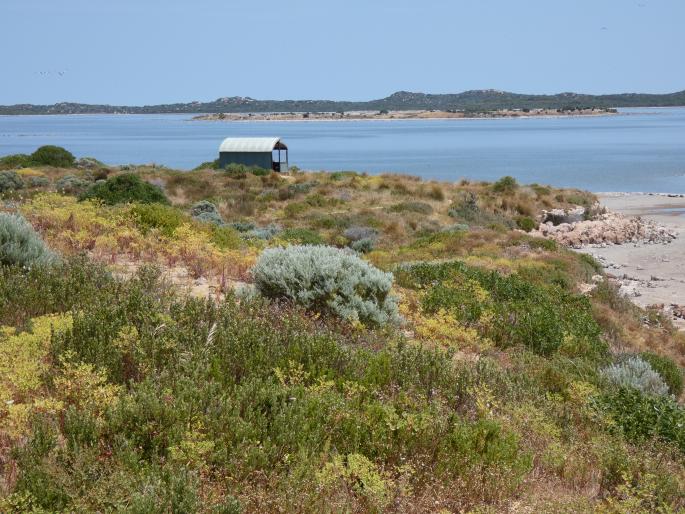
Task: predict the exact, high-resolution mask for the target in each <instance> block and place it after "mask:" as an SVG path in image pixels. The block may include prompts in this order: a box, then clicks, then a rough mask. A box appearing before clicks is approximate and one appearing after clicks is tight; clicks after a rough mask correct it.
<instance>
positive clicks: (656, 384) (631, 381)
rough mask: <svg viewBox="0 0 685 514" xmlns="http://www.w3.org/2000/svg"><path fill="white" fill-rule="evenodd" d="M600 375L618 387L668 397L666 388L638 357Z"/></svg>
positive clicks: (661, 380)
mask: <svg viewBox="0 0 685 514" xmlns="http://www.w3.org/2000/svg"><path fill="white" fill-rule="evenodd" d="M602 375H604V377H605V378H606V379H607V380H609V381H610V382H612V383H613V384H614V385H616V386H618V387H632V388H634V389H637V390H638V391H640V392H642V393H644V394H649V395H655V396H666V395H668V386H667V385H666V382H664V379H663V378H661V375H659V374H658V373H657V372H656V371H654V370H653V369H652V366H650V365H649V363H648V362H645V361H644V360H642V359H641V358H640V357H637V356H633V357H628V358H627V359H626V360H624V361H622V362H619V363H616V364H612V365H611V366H609V367H608V368H605V369H603V370H602Z"/></svg>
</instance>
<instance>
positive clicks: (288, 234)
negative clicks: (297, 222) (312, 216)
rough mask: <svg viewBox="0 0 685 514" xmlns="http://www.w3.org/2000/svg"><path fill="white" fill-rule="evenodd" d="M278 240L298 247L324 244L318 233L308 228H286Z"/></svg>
mask: <svg viewBox="0 0 685 514" xmlns="http://www.w3.org/2000/svg"><path fill="white" fill-rule="evenodd" d="M280 238H281V239H283V240H284V241H288V242H289V243H295V244H300V245H320V244H323V243H324V240H323V238H322V237H321V236H320V235H319V233H318V232H315V231H313V230H310V229H308V228H287V229H285V230H284V231H283V232H282V233H281V235H280Z"/></svg>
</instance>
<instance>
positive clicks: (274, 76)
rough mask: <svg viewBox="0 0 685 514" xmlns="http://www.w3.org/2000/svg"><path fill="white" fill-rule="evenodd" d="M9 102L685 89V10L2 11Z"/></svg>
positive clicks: (574, 5)
mask: <svg viewBox="0 0 685 514" xmlns="http://www.w3.org/2000/svg"><path fill="white" fill-rule="evenodd" d="M0 57H1V62H2V75H1V76H0V104H12V103H24V102H26V103H53V102H58V101H74V102H87V103H110V104H136V105H139V104H140V105H142V104H151V103H163V102H175V101H183V102H186V101H192V100H201V101H207V100H214V99H216V98H218V97H221V96H234V95H235V96H252V97H254V98H262V99H286V98H330V99H352V100H366V99H372V98H381V97H384V96H386V95H388V94H390V93H392V92H394V91H397V90H409V91H423V92H430V93H446V92H459V91H463V90H467V89H486V88H494V89H503V90H508V91H515V92H531V93H554V92H561V91H577V92H587V93H608V92H625V91H638V92H672V91H677V90H682V89H685V0H417V1H403V0H346V1H344V2H341V1H335V2H330V1H327V0H281V1H279V2H276V1H272V0H244V1H238V0H193V1H191V0H188V1H181V0H0Z"/></svg>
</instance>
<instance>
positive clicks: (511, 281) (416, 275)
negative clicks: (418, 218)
mask: <svg viewBox="0 0 685 514" xmlns="http://www.w3.org/2000/svg"><path fill="white" fill-rule="evenodd" d="M397 275H398V280H399V283H400V284H401V285H404V286H406V287H412V288H417V289H423V288H428V290H427V291H426V293H425V295H424V297H423V300H422V307H423V309H424V310H425V311H426V312H428V313H436V312H438V311H439V310H441V309H444V310H446V311H447V312H449V313H450V314H451V315H452V316H454V317H455V318H456V319H458V320H459V321H461V322H463V323H466V324H467V325H469V326H474V327H479V328H480V329H481V331H482V333H483V334H484V335H485V336H486V337H488V338H490V339H491V340H492V341H494V342H495V343H497V344H498V345H500V346H502V347H507V346H511V345H519V344H520V345H524V346H527V347H529V348H530V349H531V350H533V351H535V352H536V353H539V354H543V355H549V354H552V353H553V352H555V351H557V350H559V349H562V348H563V350H564V352H565V353H567V354H569V355H588V356H589V355H597V354H601V353H603V352H604V351H605V349H606V348H605V345H604V343H602V341H601V340H600V337H599V336H600V329H599V326H598V325H597V322H596V321H595V320H594V318H593V316H592V309H591V306H590V302H589V301H588V300H587V298H585V297H583V296H580V295H575V294H572V293H569V292H568V291H564V290H563V289H561V288H559V287H556V286H547V285H538V284H535V283H532V282H529V281H527V280H524V279H523V278H521V277H520V276H518V275H516V274H511V275H508V276H507V275H503V274H501V273H498V272H496V271H488V270H483V269H479V268H475V267H472V266H467V265H465V264H463V263H461V262H459V261H452V262H445V263H419V264H413V265H405V266H402V267H400V268H399V270H398V273H397ZM429 286H430V287H429Z"/></svg>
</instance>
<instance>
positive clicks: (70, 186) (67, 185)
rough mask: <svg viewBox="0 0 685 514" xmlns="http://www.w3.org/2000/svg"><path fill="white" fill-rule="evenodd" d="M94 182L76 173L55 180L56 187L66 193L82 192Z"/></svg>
mask: <svg viewBox="0 0 685 514" xmlns="http://www.w3.org/2000/svg"><path fill="white" fill-rule="evenodd" d="M92 185H93V184H92V182H89V181H88V180H84V179H82V178H80V177H77V176H76V175H64V176H63V177H60V178H58V179H57V180H56V181H55V189H56V190H57V191H59V192H60V193H64V194H71V195H74V194H80V193H82V192H84V191H85V190H86V189H88V188H89V187H91V186H92Z"/></svg>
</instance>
